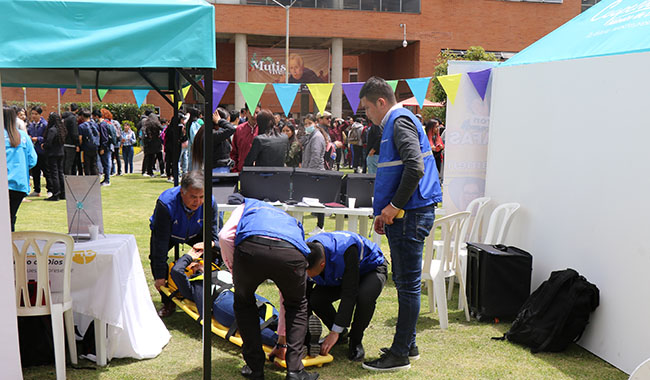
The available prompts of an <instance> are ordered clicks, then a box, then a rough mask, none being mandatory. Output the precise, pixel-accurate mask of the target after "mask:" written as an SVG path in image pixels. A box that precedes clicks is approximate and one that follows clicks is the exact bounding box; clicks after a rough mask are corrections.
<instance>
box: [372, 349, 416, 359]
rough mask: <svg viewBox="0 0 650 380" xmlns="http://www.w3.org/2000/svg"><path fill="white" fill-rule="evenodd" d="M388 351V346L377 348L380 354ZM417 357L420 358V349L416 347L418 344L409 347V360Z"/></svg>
mask: <svg viewBox="0 0 650 380" xmlns="http://www.w3.org/2000/svg"><path fill="white" fill-rule="evenodd" d="M388 351H390V348H388V347H383V348H380V349H379V352H381V353H382V354H385V353H387V352H388ZM418 359H420V350H419V349H418V346H411V348H409V360H418Z"/></svg>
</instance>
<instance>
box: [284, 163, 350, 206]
mask: <svg viewBox="0 0 650 380" xmlns="http://www.w3.org/2000/svg"><path fill="white" fill-rule="evenodd" d="M343 174H344V173H341V172H338V171H327V170H317V169H298V168H296V170H295V171H294V172H293V177H292V183H293V191H292V194H291V198H292V199H294V200H297V201H300V200H302V198H303V197H309V198H318V200H319V201H320V202H321V203H327V202H338V201H339V194H340V191H341V181H342V180H343Z"/></svg>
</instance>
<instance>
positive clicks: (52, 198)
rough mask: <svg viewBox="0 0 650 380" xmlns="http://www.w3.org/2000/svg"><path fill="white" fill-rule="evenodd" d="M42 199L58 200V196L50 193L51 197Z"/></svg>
mask: <svg viewBox="0 0 650 380" xmlns="http://www.w3.org/2000/svg"><path fill="white" fill-rule="evenodd" d="M44 200H46V201H53V202H54V201H58V200H59V196H58V195H52V196H51V197H49V198H45V199H44Z"/></svg>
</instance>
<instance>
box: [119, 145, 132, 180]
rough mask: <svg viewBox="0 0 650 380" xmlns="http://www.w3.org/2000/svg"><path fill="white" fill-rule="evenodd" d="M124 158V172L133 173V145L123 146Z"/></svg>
mask: <svg viewBox="0 0 650 380" xmlns="http://www.w3.org/2000/svg"><path fill="white" fill-rule="evenodd" d="M122 158H124V174H127V173H133V145H124V146H123V147H122Z"/></svg>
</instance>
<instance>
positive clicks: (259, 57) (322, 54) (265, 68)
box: [248, 47, 330, 91]
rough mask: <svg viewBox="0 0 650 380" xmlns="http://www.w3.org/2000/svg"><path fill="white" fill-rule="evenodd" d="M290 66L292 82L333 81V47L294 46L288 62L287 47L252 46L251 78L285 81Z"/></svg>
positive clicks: (276, 81)
mask: <svg viewBox="0 0 650 380" xmlns="http://www.w3.org/2000/svg"><path fill="white" fill-rule="evenodd" d="M287 70H289V83H329V71H330V54H329V50H327V49H321V50H312V49H290V50H289V65H287V64H286V63H285V50H284V49H279V48H257V47H249V48H248V82H257V83H284V82H285V75H286V72H287ZM266 91H272V88H270V86H269V87H267V88H266Z"/></svg>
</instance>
